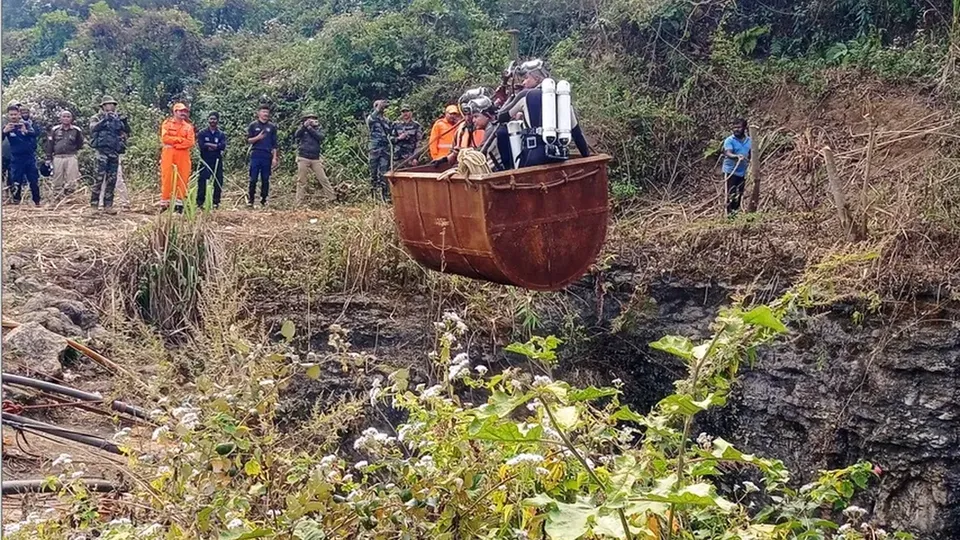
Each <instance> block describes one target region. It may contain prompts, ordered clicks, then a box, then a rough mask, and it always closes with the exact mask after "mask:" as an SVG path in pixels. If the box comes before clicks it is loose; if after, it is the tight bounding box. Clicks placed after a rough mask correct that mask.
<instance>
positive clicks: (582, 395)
mask: <svg viewBox="0 0 960 540" xmlns="http://www.w3.org/2000/svg"><path fill="white" fill-rule="evenodd" d="M619 393H620V391H619V390H617V389H616V388H597V387H595V386H590V387H588V388H584V389H582V390H571V391H570V392H568V393H567V402H568V403H576V402H578V401H593V400H595V399H599V398H602V397H608V396H615V395H617V394H619Z"/></svg>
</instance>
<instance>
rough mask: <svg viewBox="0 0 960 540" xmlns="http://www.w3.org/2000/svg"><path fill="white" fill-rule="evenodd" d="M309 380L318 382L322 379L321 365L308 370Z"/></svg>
mask: <svg viewBox="0 0 960 540" xmlns="http://www.w3.org/2000/svg"><path fill="white" fill-rule="evenodd" d="M306 375H307V378H308V379H312V380H314V381H315V380H317V379H319V378H320V364H314V365H312V366H310V367H308V368H307V372H306Z"/></svg>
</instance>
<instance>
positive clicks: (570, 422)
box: [553, 405, 580, 431]
mask: <svg viewBox="0 0 960 540" xmlns="http://www.w3.org/2000/svg"><path fill="white" fill-rule="evenodd" d="M553 416H554V418H556V419H557V427H559V428H560V429H562V430H564V431H570V430H571V429H573V428H574V427H576V425H577V420H578V419H579V418H580V414H579V413H578V412H577V407H576V406H574V405H571V406H569V407H563V408H560V409H557V410H556V411H554V412H553Z"/></svg>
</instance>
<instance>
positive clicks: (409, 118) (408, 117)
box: [393, 105, 423, 163]
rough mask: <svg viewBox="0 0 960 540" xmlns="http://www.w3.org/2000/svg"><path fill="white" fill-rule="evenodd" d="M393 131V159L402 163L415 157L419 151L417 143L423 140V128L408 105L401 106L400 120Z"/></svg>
mask: <svg viewBox="0 0 960 540" xmlns="http://www.w3.org/2000/svg"><path fill="white" fill-rule="evenodd" d="M393 133H394V138H393V141H394V142H393V148H394V157H393V159H394V161H396V162H397V163H402V162H404V161H406V160H408V159H410V158H411V157H413V154H414V153H416V151H417V145H419V144H420V141H422V140H423V128H422V127H420V123H419V122H417V121H415V120H414V119H413V112H411V111H410V107H408V106H407V105H402V106H401V107H400V120H398V121H397V122H395V123H394V124H393Z"/></svg>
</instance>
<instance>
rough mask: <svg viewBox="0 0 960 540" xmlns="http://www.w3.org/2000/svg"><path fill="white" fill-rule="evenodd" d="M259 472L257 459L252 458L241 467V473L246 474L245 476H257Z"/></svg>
mask: <svg viewBox="0 0 960 540" xmlns="http://www.w3.org/2000/svg"><path fill="white" fill-rule="evenodd" d="M261 471H262V469H261V468H260V462H259V461H257V458H252V459H251V460H250V461H248V462H247V463H246V464H245V465H244V466H243V472H245V473H247V476H257V475H258V474H260V472H261Z"/></svg>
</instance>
